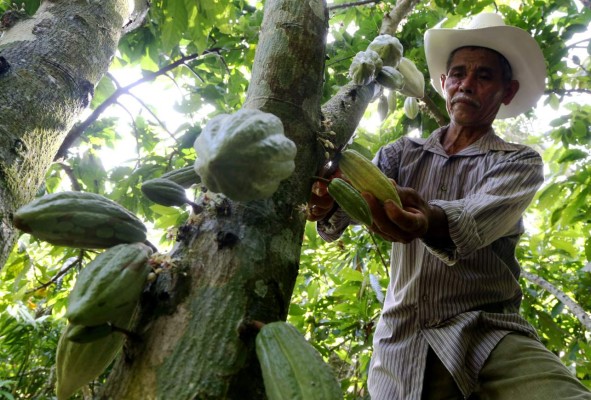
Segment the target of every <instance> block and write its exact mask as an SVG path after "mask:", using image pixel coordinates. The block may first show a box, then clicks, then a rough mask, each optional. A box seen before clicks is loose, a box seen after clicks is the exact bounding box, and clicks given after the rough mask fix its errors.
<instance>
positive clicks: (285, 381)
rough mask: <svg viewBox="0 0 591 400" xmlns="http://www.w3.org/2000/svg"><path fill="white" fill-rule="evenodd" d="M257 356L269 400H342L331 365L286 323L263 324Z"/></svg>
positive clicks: (259, 334) (258, 336) (259, 335)
mask: <svg viewBox="0 0 591 400" xmlns="http://www.w3.org/2000/svg"><path fill="white" fill-rule="evenodd" d="M255 342H256V353H257V357H258V359H259V363H260V365H261V370H262V372H263V381H264V384H265V393H266V394H267V398H268V399H269V400H341V399H342V398H343V395H342V392H341V387H340V385H339V382H338V381H337V379H336V376H335V375H334V373H333V372H332V370H331V368H330V366H329V365H328V364H327V363H325V362H324V360H323V359H322V356H321V355H320V353H319V352H318V350H316V349H315V348H314V346H312V345H311V344H310V343H308V341H307V340H306V338H305V337H304V336H303V335H302V334H301V333H300V332H299V331H298V330H297V329H296V328H295V327H294V326H293V325H290V324H289V323H287V322H283V321H277V322H271V323H269V324H266V325H264V326H263V327H262V328H261V330H260V331H259V333H258V335H257V337H256V340H255Z"/></svg>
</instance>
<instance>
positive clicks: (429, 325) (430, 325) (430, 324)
mask: <svg viewBox="0 0 591 400" xmlns="http://www.w3.org/2000/svg"><path fill="white" fill-rule="evenodd" d="M437 325H439V321H438V320H436V319H432V320H430V321H427V322H425V324H424V326H425V328H434V327H436V326H437Z"/></svg>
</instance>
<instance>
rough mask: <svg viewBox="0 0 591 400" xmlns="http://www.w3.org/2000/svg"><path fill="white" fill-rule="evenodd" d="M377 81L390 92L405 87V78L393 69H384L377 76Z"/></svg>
mask: <svg viewBox="0 0 591 400" xmlns="http://www.w3.org/2000/svg"><path fill="white" fill-rule="evenodd" d="M376 81H378V83H379V84H380V85H382V86H383V87H385V88H387V89H390V90H400V89H401V88H403V87H404V76H403V75H402V74H401V73H400V71H398V70H397V69H396V68H393V67H387V66H385V67H382V70H381V71H380V72H379V73H378V75H377V76H376Z"/></svg>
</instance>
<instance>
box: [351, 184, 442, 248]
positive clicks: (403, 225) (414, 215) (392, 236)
mask: <svg viewBox="0 0 591 400" xmlns="http://www.w3.org/2000/svg"><path fill="white" fill-rule="evenodd" d="M396 189H397V190H398V195H399V196H400V201H401V202H402V208H400V207H399V206H398V205H396V203H395V202H394V201H392V200H386V201H385V202H384V204H383V205H382V204H380V202H379V201H378V200H377V199H376V198H375V197H374V196H373V195H371V194H370V193H366V192H364V193H362V195H363V197H364V198H365V200H366V201H367V202H368V204H369V206H370V208H371V211H372V214H373V225H372V227H371V229H370V230H371V231H372V232H375V233H377V234H378V235H380V236H382V237H383V238H384V239H385V240H388V241H390V242H400V243H409V242H411V241H412V240H414V239H417V238H424V237H426V236H427V235H428V233H434V232H435V231H437V232H439V230H440V229H443V232H445V231H446V230H447V220H446V219H445V214H443V211H442V210H440V209H435V208H433V207H431V206H430V205H429V204H428V203H427V202H426V201H425V200H424V199H423V198H422V197H421V196H420V195H419V194H418V193H417V192H416V191H415V190H414V189H411V188H403V187H400V186H397V187H396ZM439 212H440V213H441V214H443V217H444V221H445V223H446V224H445V226H444V227H442V226H438V225H440V224H441V222H442V221H441V215H439Z"/></svg>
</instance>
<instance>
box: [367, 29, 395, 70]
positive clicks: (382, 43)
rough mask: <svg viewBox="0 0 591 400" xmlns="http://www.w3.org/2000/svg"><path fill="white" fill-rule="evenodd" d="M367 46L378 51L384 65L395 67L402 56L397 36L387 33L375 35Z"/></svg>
mask: <svg viewBox="0 0 591 400" xmlns="http://www.w3.org/2000/svg"><path fill="white" fill-rule="evenodd" d="M367 48H368V49H370V50H373V51H375V52H376V53H378V54H379V55H380V58H381V59H382V61H383V62H384V65H387V66H389V67H394V68H396V67H397V66H398V63H399V62H400V58H401V57H402V51H403V47H402V44H401V43H400V41H399V40H398V39H397V38H395V37H394V36H390V35H387V34H384V35H379V36H376V37H375V38H374V40H373V41H372V42H371V43H370V44H369V46H367Z"/></svg>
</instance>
